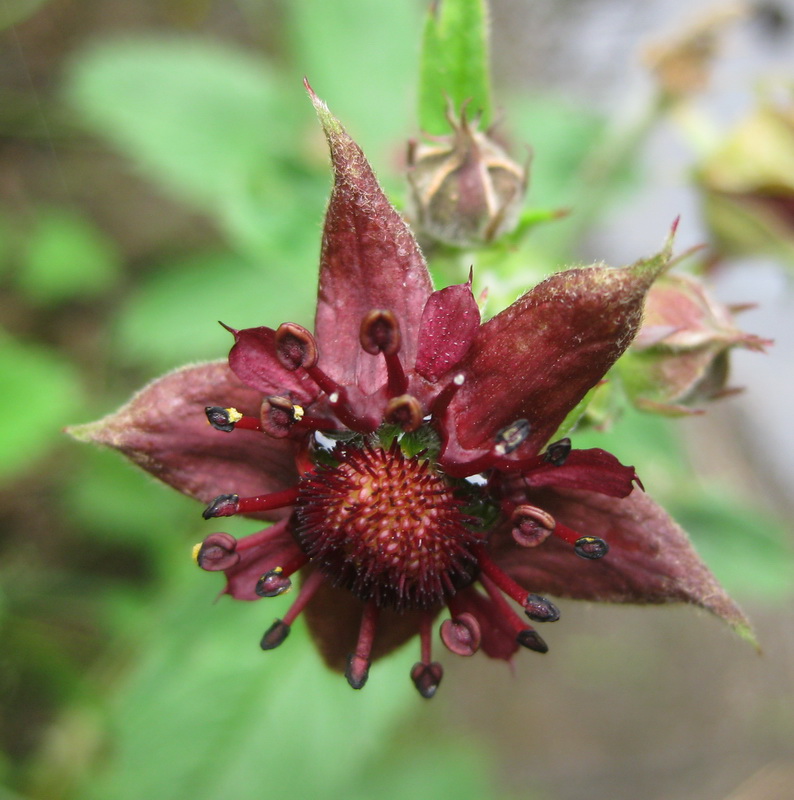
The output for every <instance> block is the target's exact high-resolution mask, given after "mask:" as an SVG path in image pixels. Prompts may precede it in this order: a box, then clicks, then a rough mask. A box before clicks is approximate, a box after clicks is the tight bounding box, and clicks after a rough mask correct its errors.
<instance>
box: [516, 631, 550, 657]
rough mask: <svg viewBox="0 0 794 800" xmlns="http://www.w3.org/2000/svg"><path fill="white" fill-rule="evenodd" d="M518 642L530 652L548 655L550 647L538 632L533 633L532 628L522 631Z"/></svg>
mask: <svg viewBox="0 0 794 800" xmlns="http://www.w3.org/2000/svg"><path fill="white" fill-rule="evenodd" d="M516 641H517V642H518V643H519V644H520V645H521V647H526V648H527V649H528V650H534V651H535V652H536V653H548V652H549V646H548V645H547V644H546V642H544V641H543V639H541V638H540V636H538V632H537V631H533V630H532V629H531V628H527V629H526V630H524V631H520V632H519V634H518V636H516Z"/></svg>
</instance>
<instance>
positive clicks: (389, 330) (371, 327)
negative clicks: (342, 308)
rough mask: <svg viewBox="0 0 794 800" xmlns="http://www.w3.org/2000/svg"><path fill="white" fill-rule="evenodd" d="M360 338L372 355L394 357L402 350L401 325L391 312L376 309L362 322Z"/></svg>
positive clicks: (363, 345) (362, 344)
mask: <svg viewBox="0 0 794 800" xmlns="http://www.w3.org/2000/svg"><path fill="white" fill-rule="evenodd" d="M359 338H360V339H361V346H362V347H363V348H364V350H365V351H366V352H367V353H369V354H370V355H373V356H376V355H378V353H383V354H384V355H387V356H390V355H393V354H394V353H396V352H398V351H399V349H400V340H401V337H400V323H399V322H398V321H397V317H395V316H394V314H393V313H392V312H391V311H384V310H382V309H374V310H373V311H370V312H369V313H368V314H367V315H366V316H365V317H364V319H362V320H361V329H360V330H359Z"/></svg>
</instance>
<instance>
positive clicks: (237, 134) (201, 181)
mask: <svg viewBox="0 0 794 800" xmlns="http://www.w3.org/2000/svg"><path fill="white" fill-rule="evenodd" d="M296 91H297V89H296ZM66 96H67V99H68V100H69V101H70V102H71V104H72V105H73V106H74V107H75V108H76V109H77V110H78V112H79V113H80V114H81V115H82V118H83V120H84V122H85V123H86V124H87V125H88V126H89V127H90V128H92V129H93V130H94V131H96V132H97V133H99V134H101V135H103V136H105V137H107V138H108V139H109V140H110V141H111V142H112V143H113V144H114V145H115V146H116V147H118V148H120V149H121V150H122V152H124V153H126V154H127V155H128V156H129V157H130V158H132V159H133V160H134V161H135V162H136V164H137V165H138V166H139V168H140V169H142V170H143V171H144V172H145V173H146V174H147V175H148V176H149V177H151V178H153V179H154V180H157V181H158V182H159V183H160V184H161V185H163V186H165V187H166V188H168V189H170V190H172V191H173V192H174V193H176V194H177V195H178V196H179V197H181V198H182V199H183V200H186V201H188V202H191V203H193V204H194V205H196V206H198V207H200V208H203V209H206V210H208V211H210V212H212V213H214V214H216V215H217V216H218V217H219V219H220V220H221V221H222V222H223V221H225V219H226V215H227V214H228V213H229V212H228V208H229V206H232V207H235V206H236V205H238V204H239V203H240V202H242V201H244V200H248V201H249V202H252V203H257V204H258V198H260V197H261V196H262V195H264V194H265V193H266V191H270V192H272V190H273V186H272V180H273V176H274V174H275V173H276V172H277V169H278V163H277V162H278V159H279V158H280V157H281V156H282V155H283V154H284V153H286V152H290V151H291V150H292V148H293V147H294V128H295V124H294V123H295V120H294V119H292V118H291V117H290V116H289V114H288V109H289V108H290V107H291V106H288V105H285V104H284V103H282V102H281V100H280V96H279V92H278V88H277V84H276V81H275V78H274V76H273V74H272V72H271V70H270V68H269V67H268V65H267V63H266V62H264V61H263V60H261V59H259V58H256V57H255V56H253V55H250V54H248V53H246V52H244V51H242V50H237V49H234V48H232V47H228V46H225V45H221V44H218V43H212V42H209V41H206V40H203V39H199V38H189V37H180V38H167V37H155V36H149V37H138V38H130V39H122V40H118V41H104V42H102V43H100V44H98V45H95V46H94V47H92V48H89V49H87V50H85V51H83V52H82V53H81V54H80V55H79V57H78V58H77V60H76V61H75V62H74V63H73V64H72V65H71V69H70V70H69V71H68V72H67V80H66Z"/></svg>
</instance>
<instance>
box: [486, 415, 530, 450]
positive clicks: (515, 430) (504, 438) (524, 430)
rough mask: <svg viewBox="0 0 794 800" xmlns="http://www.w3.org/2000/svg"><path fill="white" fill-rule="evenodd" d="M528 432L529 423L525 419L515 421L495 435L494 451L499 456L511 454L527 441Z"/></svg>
mask: <svg viewBox="0 0 794 800" xmlns="http://www.w3.org/2000/svg"><path fill="white" fill-rule="evenodd" d="M529 432H530V427H529V422H528V421H527V420H525V419H517V420H516V421H515V422H513V423H511V424H510V425H508V426H507V427H506V428H502V430H500V431H499V433H497V434H496V446H495V447H494V450H495V451H496V453H497V454H498V455H500V456H506V455H507V454H508V453H512V452H513V450H516V449H517V448H518V447H520V446H521V445H522V444H523V443H524V442H525V441H526V440H527V437H528V436H529Z"/></svg>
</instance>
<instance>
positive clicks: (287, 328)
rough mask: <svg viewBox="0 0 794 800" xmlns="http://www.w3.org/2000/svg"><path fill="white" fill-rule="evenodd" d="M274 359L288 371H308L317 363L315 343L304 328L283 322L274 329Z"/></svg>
mask: <svg viewBox="0 0 794 800" xmlns="http://www.w3.org/2000/svg"><path fill="white" fill-rule="evenodd" d="M276 357H277V358H278V360H279V361H280V362H281V364H282V366H284V367H285V368H286V369H288V370H296V369H299V368H300V367H303V368H304V369H310V368H311V367H313V366H314V365H315V364H316V363H317V342H316V341H315V339H314V336H312V335H311V333H309V331H307V330H306V328H304V327H302V326H301V325H296V324H295V323H294V322H284V323H283V324H281V325H279V326H278V328H277V329H276Z"/></svg>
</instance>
